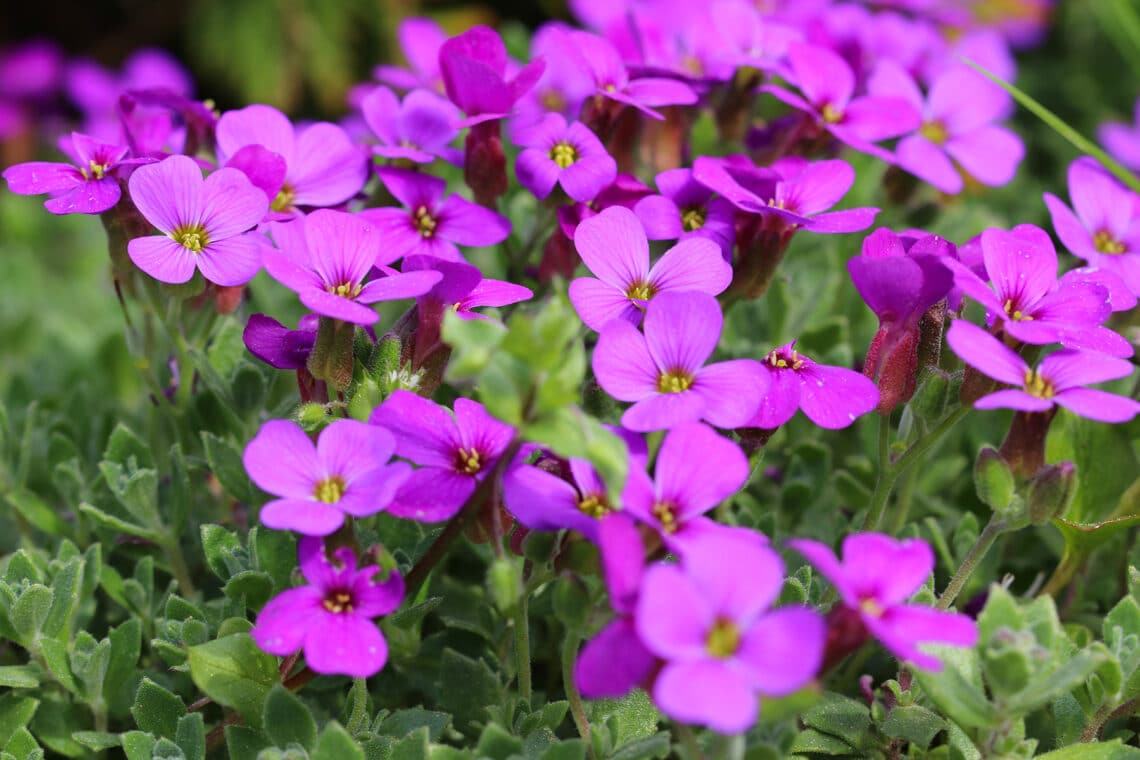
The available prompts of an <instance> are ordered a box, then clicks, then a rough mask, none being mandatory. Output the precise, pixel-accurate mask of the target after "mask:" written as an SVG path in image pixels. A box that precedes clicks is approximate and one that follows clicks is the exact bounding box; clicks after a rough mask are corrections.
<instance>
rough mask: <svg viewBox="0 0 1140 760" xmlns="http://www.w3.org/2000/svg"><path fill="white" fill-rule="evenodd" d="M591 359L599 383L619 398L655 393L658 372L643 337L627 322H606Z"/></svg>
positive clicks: (633, 399) (630, 398)
mask: <svg viewBox="0 0 1140 760" xmlns="http://www.w3.org/2000/svg"><path fill="white" fill-rule="evenodd" d="M592 361H593V367H594V375H595V377H597V380H598V385H600V386H601V387H602V390H604V391H605V392H606V393H608V394H610V395H611V396H613V397H614V398H616V399H618V400H619V401H638V400H639V399H643V398H646V397H647V396H653V395H655V394H656V393H657V378H658V375H659V374H660V372H659V371H658V369H657V365H656V364H654V361H653V357H652V356H650V354H649V348H648V346H647V345H646V341H645V337H644V336H642V334H641V333H640V332H638V330H637V328H636V327H634V326H633V325H631V324H630V323H629V322H624V321H621V320H612V321H611V322H609V323H607V324H606V325H605V327H604V329H603V330H602V331H601V333H600V334H599V335H598V343H597V345H596V346H595V347H594V357H593V360H592ZM678 395H679V394H678Z"/></svg>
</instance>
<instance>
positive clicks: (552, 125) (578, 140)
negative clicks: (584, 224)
mask: <svg viewBox="0 0 1140 760" xmlns="http://www.w3.org/2000/svg"><path fill="white" fill-rule="evenodd" d="M515 142H517V143H518V144H519V145H520V146H523V147H525V148H526V149H525V150H524V151H523V152H522V153H520V154H519V157H518V161H517V162H516V163H515V172H516V173H517V174H518V178H519V184H521V185H522V186H523V187H525V188H526V189H527V190H530V191H531V192H532V193H534V195H535V197H537V198H545V197H547V196H548V195H550V191H551V190H553V189H554V185H555V184H558V185H561V186H562V189H563V190H565V191H566V194H567V195H569V196H570V197H571V198H573V199H574V200H576V201H583V202H585V201H590V200H593V199H594V197H595V196H596V195H597V194H598V193H599V192H601V191H602V190H603V189H605V188H606V187H607V186H609V185H610V184H611V183H612V182H613V181H614V179H616V178H617V162H616V161H614V159H613V157H612V156H611V155H610V154H609V153H607V152H606V149H605V148H604V147H603V146H602V142H601V140H599V139H598V138H597V135H595V134H594V133H593V132H591V131H590V129H589V127H587V126H586V125H585V124H582V123H581V122H579V121H576V122H574V123H573V124H571V125H569V126H567V125H566V119H564V118H563V117H562V115H561V114H557V113H551V114H547V115H546V118H545V119H543V120H542V122H541V123H539V124H536V125H535V126H533V127H530V128H528V129H523V130H519V132H518V133H517V134H516V135H515Z"/></svg>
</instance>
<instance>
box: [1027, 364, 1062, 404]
mask: <svg viewBox="0 0 1140 760" xmlns="http://www.w3.org/2000/svg"><path fill="white" fill-rule="evenodd" d="M1025 392H1026V393H1028V394H1029V395H1030V396H1035V397H1037V398H1045V399H1049V398H1053V397H1054V396H1055V395H1057V389H1056V388H1054V387H1053V383H1052V382H1050V381H1049V378H1047V377H1043V376H1042V375H1041V373H1040V372H1038V371H1037V370H1035V369H1027V370H1025Z"/></svg>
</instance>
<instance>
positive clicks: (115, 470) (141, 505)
mask: <svg viewBox="0 0 1140 760" xmlns="http://www.w3.org/2000/svg"><path fill="white" fill-rule="evenodd" d="M99 469H100V471H102V473H103V480H104V481H105V482H106V483H107V487H108V488H109V489H111V493H113V494H114V495H115V498H116V499H117V500H118V502H119V503H120V504H121V505H122V506H123V508H124V509H126V510H127V512H128V513H129V514H130V515H131V517H133V518H134V519H135V520H136V521H137V523H138V524H139V525H143V526H146V527H148V528H152V529H155V530H157V529H159V528H160V526H161V525H162V519H161V518H160V516H159V510H158V473H157V472H156V471H155V470H151V469H145V470H132V469H129V468H127V467H124V466H122V465H121V464H119V463H118V462H100V463H99ZM81 508H82V507H81Z"/></svg>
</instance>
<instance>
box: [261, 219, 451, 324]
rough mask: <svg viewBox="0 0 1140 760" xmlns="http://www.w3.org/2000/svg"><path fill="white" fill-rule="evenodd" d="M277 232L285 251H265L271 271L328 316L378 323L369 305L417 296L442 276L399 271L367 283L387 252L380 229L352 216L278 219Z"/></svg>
mask: <svg viewBox="0 0 1140 760" xmlns="http://www.w3.org/2000/svg"><path fill="white" fill-rule="evenodd" d="M271 232H272V235H273V239H274V241H275V242H276V243H277V247H278V249H280V250H278V251H272V250H266V251H265V255H264V257H263V259H264V264H265V268H266V270H267V271H268V272H269V274H270V276H272V277H273V279H275V280H277V281H278V282H280V283H281V284H282V285H284V286H285V287H287V288H289V289H290V290H292V291H294V292H296V293H297V294H298V295H299V296H300V297H301V303H303V304H304V305H305V306H306V307H308V308H309V309H311V310H313V311H315V312H316V313H317V314H320V315H321V316H324V317H332V318H333V319H339V320H341V321H343V322H352V323H354V324H358V325H370V324H373V323H374V322H376V321H378V320H379V319H380V315H379V314H377V313H376V312H375V311H374V310H372V309H370V308H368V304H373V303H376V302H378V301H394V300H398V299H401V298H414V297H415V296H419V295H422V294H424V293H426V292H427V291H428V290H430V289H431V288H432V287H433V286H434V285H435V284H436V283H437V282H439V280H440V278H441V277H442V275H440V274H439V273H438V272H408V273H406V274H401V273H399V272H395V273H393V274H390V275H388V276H385V277H374V278H372V279H370V280H368V281H367V282H365V280H366V279H367V278H368V275H369V272H371V271H372V268H373V266H374V265H376V264H377V263H382V262H378V261H377V259H379V258H380V257H382V256H384V255H385V254H386V253H387V251H385V250H384V240H383V238H382V237H381V236H380V233H379V232H377V230H376V228H375V227H372V226H371V225H370V224H368V223H367V222H366V221H364V220H363V219H360V218H359V217H356V216H353V215H352V214H346V213H343V212H340V211H331V210H328V209H318V210H317V211H314V212H313V213H312V214H309V215H308V216H307V217H304V218H303V219H298V220H297V221H294V222H275V223H274V224H273V227H272V230H271Z"/></svg>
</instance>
